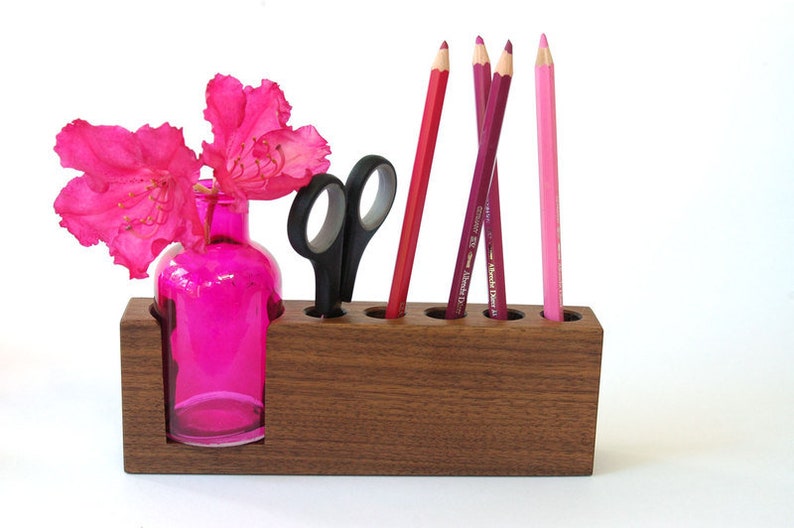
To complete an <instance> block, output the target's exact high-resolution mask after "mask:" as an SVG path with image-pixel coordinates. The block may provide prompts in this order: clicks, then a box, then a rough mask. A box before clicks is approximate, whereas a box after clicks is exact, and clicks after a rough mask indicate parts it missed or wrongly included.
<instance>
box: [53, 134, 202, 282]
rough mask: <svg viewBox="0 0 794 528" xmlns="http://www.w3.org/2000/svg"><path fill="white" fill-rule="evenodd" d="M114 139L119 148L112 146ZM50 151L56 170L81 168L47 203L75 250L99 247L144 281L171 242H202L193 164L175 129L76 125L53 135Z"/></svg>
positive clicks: (196, 165)
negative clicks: (56, 159) (58, 160)
mask: <svg viewBox="0 0 794 528" xmlns="http://www.w3.org/2000/svg"><path fill="white" fill-rule="evenodd" d="M77 132H79V133H77ZM116 139H120V141H121V143H122V144H123V145H124V149H123V150H121V151H119V150H118V149H115V148H114V146H115V145H116V143H115V140H116ZM56 151H57V152H58V154H59V155H61V162H62V164H63V165H64V166H70V167H74V168H76V169H78V170H84V171H86V172H85V174H84V175H83V176H79V177H77V178H74V179H73V180H71V181H70V182H69V183H68V184H67V185H66V187H64V189H63V190H62V191H61V193H60V194H59V195H58V197H57V198H56V200H55V204H54V206H55V211H56V212H57V213H58V214H59V215H61V218H62V221H61V225H62V226H63V227H65V228H66V229H68V230H69V232H71V233H72V234H73V235H74V236H75V237H76V238H77V239H78V240H79V241H80V243H81V244H83V245H93V244H96V243H97V242H99V241H100V240H101V241H102V242H104V243H105V244H107V245H108V247H109V249H110V254H111V255H112V256H114V260H115V262H116V263H118V264H122V265H124V266H126V267H127V268H128V269H129V270H130V278H141V277H146V276H147V275H146V270H147V268H148V266H149V264H150V263H151V262H152V260H154V258H155V257H157V255H158V254H159V253H160V251H161V250H162V249H163V248H164V247H165V246H166V245H168V244H170V243H171V242H175V241H178V242H182V243H183V244H184V245H186V246H189V247H195V248H200V247H201V245H202V244H203V229H202V226H201V221H200V220H199V217H198V212H197V210H196V205H195V200H194V198H193V191H192V187H193V184H194V183H195V182H196V181H198V175H199V169H200V163H199V161H198V159H197V158H196V155H195V153H193V151H191V150H190V149H189V148H188V147H186V146H185V144H184V139H183V137H182V131H181V130H179V129H176V128H173V127H171V126H169V125H162V126H160V127H158V128H151V127H149V126H144V127H141V129H139V130H138V131H137V132H135V133H131V132H128V131H126V130H124V129H123V128H121V127H94V126H92V125H89V124H88V123H85V122H84V121H83V122H77V121H76V122H74V123H72V124H71V125H67V127H66V128H64V131H63V132H62V133H61V134H59V136H58V143H57V145H56ZM120 152H121V154H120Z"/></svg>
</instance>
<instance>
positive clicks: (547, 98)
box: [535, 34, 565, 321]
mask: <svg viewBox="0 0 794 528" xmlns="http://www.w3.org/2000/svg"><path fill="white" fill-rule="evenodd" d="M535 109H536V114H537V117H536V118H537V124H538V169H539V175H540V178H539V179H540V243H541V248H542V250H541V255H542V263H543V316H544V317H545V318H546V319H549V320H551V321H562V320H563V319H564V317H565V312H564V310H563V306H562V259H561V255H560V253H561V251H560V249H561V246H560V194H559V182H558V176H557V110H556V98H555V95H554V61H553V60H552V58H551V51H549V43H548V42H547V41H546V35H545V34H544V35H541V37H540V44H539V46H538V56H537V59H536V61H535Z"/></svg>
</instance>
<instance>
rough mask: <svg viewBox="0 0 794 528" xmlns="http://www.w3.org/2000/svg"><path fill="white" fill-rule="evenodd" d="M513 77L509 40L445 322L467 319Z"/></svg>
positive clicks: (484, 131) (485, 131)
mask: <svg viewBox="0 0 794 528" xmlns="http://www.w3.org/2000/svg"><path fill="white" fill-rule="evenodd" d="M512 76H513V45H512V44H511V43H510V41H509V40H508V41H507V45H506V46H505V49H504V51H503V52H502V55H501V57H500V58H499V62H497V63H496V68H495V72H494V76H493V81H492V82H491V90H490V93H489V94H488V103H487V104H486V106H485V117H484V120H483V127H482V133H481V136H480V146H479V149H478V151H477V161H476V162H475V164H474V176H473V178H472V183H471V191H470V193H469V203H468V206H467V209H466V216H465V218H464V222H463V232H462V233H461V238H460V246H459V248H458V257H457V260H456V263H455V272H454V275H453V276H452V288H451V289H450V292H449V301H448V303H447V310H446V313H445V317H446V318H447V319H457V318H459V317H463V316H464V315H466V302H467V299H468V294H469V285H470V282H471V272H472V268H473V267H474V260H475V256H476V254H477V246H478V244H479V242H480V232H481V230H482V222H483V219H484V217H485V201H486V199H487V198H488V188H489V187H490V185H491V177H492V175H493V169H494V163H496V149H497V147H498V145H499V135H500V134H501V132H502V122H503V121H504V115H505V105H506V104H507V95H508V93H509V91H510V82H511V80H512Z"/></svg>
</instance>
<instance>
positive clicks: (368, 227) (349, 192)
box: [287, 155, 397, 317]
mask: <svg viewBox="0 0 794 528" xmlns="http://www.w3.org/2000/svg"><path fill="white" fill-rule="evenodd" d="M376 172H377V173H378V191H377V194H376V195H375V199H374V201H373V203H372V205H371V207H370V208H369V211H366V212H364V211H361V198H362V193H363V191H364V188H365V187H366V184H367V182H368V181H369V178H370V176H372V175H373V174H375V173H376ZM323 193H327V196H328V210H327V212H326V215H325V220H324V222H323V225H322V227H321V228H320V230H319V231H318V233H317V235H316V236H315V237H314V238H313V239H312V240H309V235H308V228H309V217H310V214H311V211H312V208H313V207H314V204H315V202H316V201H317V199H318V198H319V197H320V196H322V194H323ZM396 193H397V174H396V172H395V171H394V166H392V164H391V163H390V162H389V160H387V159H386V158H383V157H381V156H377V155H369V156H364V157H363V158H361V160H359V162H358V163H356V165H355V166H354V167H353V170H351V171H350V175H349V176H348V177H347V183H345V184H342V182H341V181H340V180H339V179H338V178H337V177H335V176H333V175H331V174H317V175H315V176H314V177H313V178H312V179H311V181H310V182H309V184H308V185H307V186H306V187H303V188H302V189H300V190H299V191H298V193H297V195H296V196H295V201H294V202H292V208H291V209H290V212H289V218H288V220H287V235H288V236H289V241H290V243H291V244H292V247H293V248H295V251H297V252H298V254H300V255H301V256H303V257H306V258H307V259H309V260H310V261H311V263H312V266H313V267H314V275H315V302H314V307H313V308H310V309H308V310H307V311H306V313H307V314H309V315H312V316H315V317H338V316H340V315H344V313H345V312H344V310H343V309H342V302H343V301H344V302H350V300H351V298H352V295H353V283H355V281H356V272H357V271H358V264H359V262H360V261H361V255H362V254H363V253H364V248H366V247H367V243H368V242H369V240H370V239H371V238H372V235H374V234H375V231H377V230H378V228H379V227H380V226H381V224H383V221H384V220H385V219H386V216H387V215H388V214H389V211H390V210H391V206H392V203H393V202H394V196H395V194H396ZM362 213H364V214H362Z"/></svg>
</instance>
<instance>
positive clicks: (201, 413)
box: [155, 194, 283, 447]
mask: <svg viewBox="0 0 794 528" xmlns="http://www.w3.org/2000/svg"><path fill="white" fill-rule="evenodd" d="M196 205H197V206H198V209H199V215H200V216H201V218H202V220H204V221H205V225H208V226H209V239H208V240H209V243H208V244H207V246H206V250H205V251H204V252H202V253H199V252H196V251H192V250H186V249H184V248H182V247H181V246H174V247H173V248H171V249H169V250H168V251H167V252H166V253H165V254H163V256H162V257H161V258H160V261H159V262H158V265H157V270H156V285H155V307H156V311H157V315H158V319H159V321H160V326H161V329H162V336H163V378H164V380H163V381H164V387H165V407H166V434H167V436H168V438H170V439H171V440H174V441H177V442H181V443H185V444H191V445H198V446H211V447H223V446H233V445H240V444H246V443H250V442H254V441H257V440H260V439H262V438H264V436H265V405H264V395H265V354H266V338H267V328H268V325H269V324H270V321H271V320H273V319H275V318H277V317H278V316H280V315H281V313H282V312H283V304H282V301H281V273H280V271H279V268H278V264H277V263H276V261H275V259H274V258H273V257H272V256H271V255H270V253H268V252H267V251H266V250H265V249H264V248H263V247H261V246H259V245H258V244H256V243H254V242H252V241H251V239H250V238H249V235H248V213H247V212H239V211H237V210H235V209H234V207H233V203H232V200H231V199H230V198H228V197H226V196H225V195H223V194H220V195H203V194H197V195H196ZM207 216H209V218H210V221H209V223H207V222H206V218H207Z"/></svg>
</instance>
